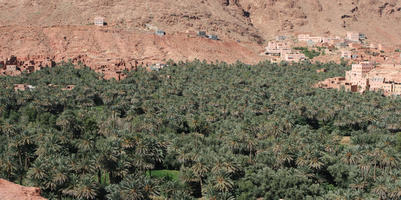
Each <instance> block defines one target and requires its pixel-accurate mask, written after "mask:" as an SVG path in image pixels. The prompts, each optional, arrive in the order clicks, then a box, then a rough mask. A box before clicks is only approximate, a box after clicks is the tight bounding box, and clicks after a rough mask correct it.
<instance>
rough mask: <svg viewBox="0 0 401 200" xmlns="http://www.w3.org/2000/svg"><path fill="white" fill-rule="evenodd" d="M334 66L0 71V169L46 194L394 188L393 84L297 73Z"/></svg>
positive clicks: (399, 102) (378, 193)
mask: <svg viewBox="0 0 401 200" xmlns="http://www.w3.org/2000/svg"><path fill="white" fill-rule="evenodd" d="M322 67H324V68H326V69H327V70H328V72H327V73H316V72H315V71H316V69H319V68H322ZM348 68H349V67H348V66H346V65H344V64H343V65H336V64H332V63H329V64H311V63H306V62H305V63H299V64H288V63H281V64H279V65H278V64H271V63H269V62H265V63H260V64H258V65H255V66H249V65H245V64H241V63H237V64H234V65H227V64H225V63H217V64H206V63H204V62H199V61H194V62H190V63H178V64H174V63H170V67H167V68H164V69H163V70H161V71H159V72H146V71H137V72H131V73H130V74H129V76H128V78H127V79H125V80H123V81H120V82H117V81H105V80H103V79H99V76H98V75H97V74H96V73H94V72H93V71H90V70H89V69H87V68H81V69H75V68H73V67H72V66H71V65H70V64H65V63H64V64H61V65H60V66H58V67H55V68H52V69H44V70H41V71H38V72H35V73H32V74H29V75H23V76H21V77H0V79H1V80H0V84H1V85H0V126H1V127H0V177H1V178H5V179H8V180H11V181H14V182H16V183H20V184H24V185H31V186H37V187H40V188H41V189H42V191H43V195H44V196H45V197H48V198H51V199H113V200H114V199H116V200H118V199H121V200H128V199H194V198H200V197H204V198H206V199H244V200H245V199H257V198H263V199H279V198H284V199H358V198H359V199H400V198H401V189H400V188H401V168H400V158H401V135H400V133H399V132H400V131H401V123H400V119H401V98H393V97H383V96H382V95H381V94H379V93H367V94H364V95H361V94H356V93H348V92H345V91H335V90H325V89H316V88H312V87H311V85H313V84H314V83H316V82H317V81H319V80H323V79H325V78H327V77H332V76H337V75H342V74H343V73H344V70H346V69H348ZM16 83H27V84H31V85H34V86H36V88H35V89H33V90H31V91H29V90H28V91H19V92H16V91H14V90H13V84H16ZM49 84H54V85H58V86H59V87H65V85H69V84H75V85H76V87H75V88H74V89H73V90H71V91H63V90H61V89H60V88H59V87H57V86H56V87H55V86H49ZM347 139H350V140H347Z"/></svg>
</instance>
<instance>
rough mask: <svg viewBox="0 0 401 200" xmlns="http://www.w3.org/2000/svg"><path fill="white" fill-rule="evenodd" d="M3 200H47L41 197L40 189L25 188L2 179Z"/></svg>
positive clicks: (0, 183)
mask: <svg viewBox="0 0 401 200" xmlns="http://www.w3.org/2000/svg"><path fill="white" fill-rule="evenodd" d="M0 199H1V200H46V199H45V198H43V197H41V196H40V189H39V188H35V187H24V186H20V185H17V184H14V183H12V182H9V181H6V180H4V179H0Z"/></svg>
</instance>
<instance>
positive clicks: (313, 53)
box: [294, 47, 322, 59]
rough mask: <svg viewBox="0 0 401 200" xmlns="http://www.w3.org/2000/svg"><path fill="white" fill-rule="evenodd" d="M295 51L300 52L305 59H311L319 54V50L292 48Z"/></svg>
mask: <svg viewBox="0 0 401 200" xmlns="http://www.w3.org/2000/svg"><path fill="white" fill-rule="evenodd" d="M294 49H295V50H298V51H301V53H303V54H304V55H305V56H306V57H307V58H309V59H313V58H314V57H317V56H319V55H320V54H321V50H322V49H321V48H319V49H318V51H316V50H314V49H313V50H309V49H308V48H307V47H294Z"/></svg>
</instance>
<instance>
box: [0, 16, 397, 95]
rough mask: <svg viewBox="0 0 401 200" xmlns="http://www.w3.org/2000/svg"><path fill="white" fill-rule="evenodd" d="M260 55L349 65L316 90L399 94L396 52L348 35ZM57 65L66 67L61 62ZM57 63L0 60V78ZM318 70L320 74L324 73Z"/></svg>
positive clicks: (113, 73) (119, 74) (274, 43)
mask: <svg viewBox="0 0 401 200" xmlns="http://www.w3.org/2000/svg"><path fill="white" fill-rule="evenodd" d="M93 25H94V26H98V27H103V26H106V25H107V23H106V22H105V19H104V18H103V17H95V18H94V22H93ZM147 27H148V29H149V30H152V31H154V34H155V35H157V36H160V37H163V36H164V35H166V32H164V31H163V30H160V29H158V28H157V27H154V26H151V25H147ZM195 37H201V38H207V39H211V40H219V38H218V36H217V35H209V34H207V33H206V32H205V31H198V32H197V34H196V35H195ZM263 55H264V56H265V57H266V58H267V59H268V60H270V61H271V62H273V63H277V62H281V61H286V62H300V61H303V60H311V61H321V62H327V61H334V62H340V61H346V62H348V63H351V64H352V70H351V71H348V72H346V75H345V76H344V77H334V78H329V79H327V80H325V81H322V82H320V83H318V84H316V85H315V87H320V88H332V89H341V88H344V89H345V90H348V91H352V92H364V91H379V90H381V91H383V93H384V94H385V95H400V94H401V91H400V88H399V87H401V72H400V70H401V69H400V68H401V65H399V64H401V53H400V49H397V48H395V47H388V46H384V45H382V44H375V43H371V42H368V38H367V35H365V34H363V33H358V32H351V31H349V32H347V33H346V35H345V36H343V37H340V36H313V35H311V34H305V33H302V34H298V35H296V36H277V37H276V38H275V39H274V40H271V41H269V42H268V44H267V46H266V47H265V51H264V52H263ZM61 61H64V59H62V60H61ZM68 61H70V62H71V63H73V64H74V65H77V66H79V65H80V64H82V65H86V66H90V67H91V69H92V70H94V71H96V72H97V73H100V74H103V78H104V79H106V80H109V79H115V80H122V79H124V78H125V77H126V73H124V72H125V71H131V70H136V69H137V67H138V66H145V67H146V68H147V69H148V70H149V71H158V70H159V69H161V68H163V67H164V66H165V65H164V64H161V63H154V64H144V63H139V62H138V61H133V60H129V61H126V60H123V59H118V58H115V59H113V58H104V59H102V58H96V59H93V58H90V57H88V56H87V55H78V56H76V57H74V58H69V59H68ZM56 62H60V59H56V58H54V57H43V56H27V57H23V58H17V57H15V56H11V57H10V58H3V59H0V75H8V76H17V75H20V74H21V73H23V72H26V73H32V72H34V71H37V70H40V69H42V68H43V67H54V66H55V65H56ZM324 71H325V69H321V70H319V71H318V72H324ZM27 87H28V86H26V85H25V86H22V85H18V86H16V87H15V89H16V90H24V89H26V88H27Z"/></svg>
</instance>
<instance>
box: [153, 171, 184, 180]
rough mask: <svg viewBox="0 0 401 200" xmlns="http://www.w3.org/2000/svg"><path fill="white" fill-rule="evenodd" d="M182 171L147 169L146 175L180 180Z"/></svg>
mask: <svg viewBox="0 0 401 200" xmlns="http://www.w3.org/2000/svg"><path fill="white" fill-rule="evenodd" d="M179 174H180V171H177V170H152V171H147V172H146V175H148V176H150V175H151V177H156V178H168V179H172V180H178V177H179Z"/></svg>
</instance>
